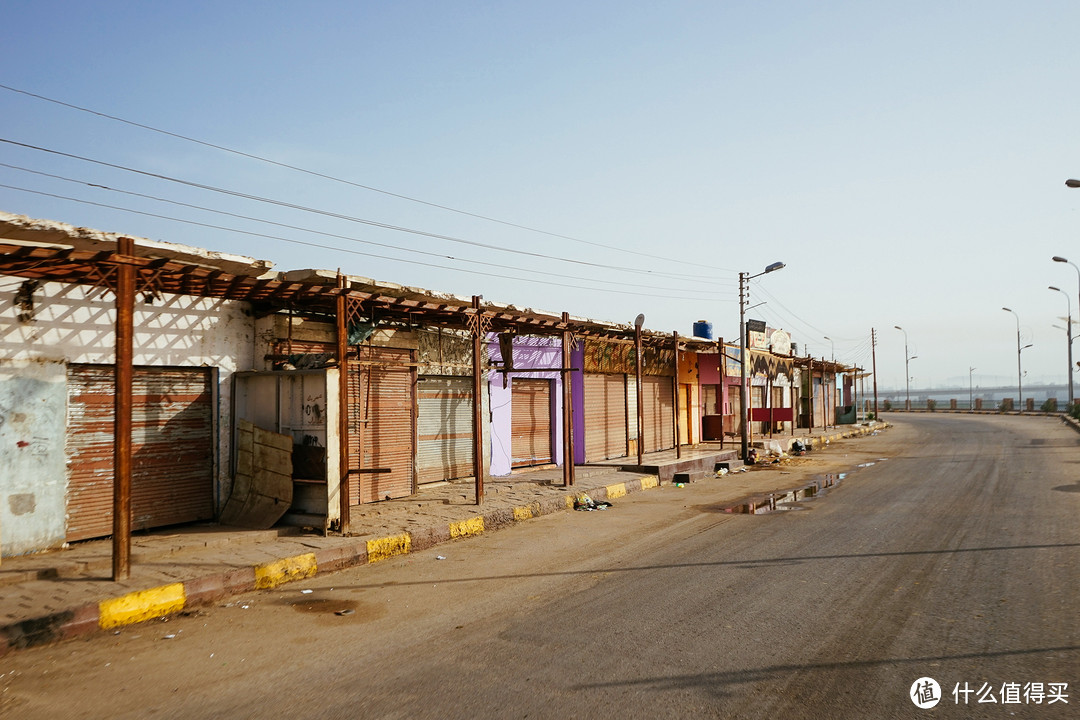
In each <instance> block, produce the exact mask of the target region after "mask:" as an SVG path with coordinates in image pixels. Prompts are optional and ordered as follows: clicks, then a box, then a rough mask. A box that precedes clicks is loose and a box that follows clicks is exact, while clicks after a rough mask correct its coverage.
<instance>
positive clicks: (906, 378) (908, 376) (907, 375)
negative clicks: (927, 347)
mask: <svg viewBox="0 0 1080 720" xmlns="http://www.w3.org/2000/svg"><path fill="white" fill-rule="evenodd" d="M893 327H894V328H896V329H897V330H899V331H900V332H902V333H904V382H905V383H906V384H907V401H906V403H905V407H904V410H906V411H907V412H911V371H910V370H909V369H908V362H909V361H911V360H914V359H915V358H916V357H918V355H912V356H911V357H908V349H907V330H905V329H904V328H902V327H900V326H899V325H893Z"/></svg>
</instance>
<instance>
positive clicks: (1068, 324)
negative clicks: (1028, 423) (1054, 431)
mask: <svg viewBox="0 0 1080 720" xmlns="http://www.w3.org/2000/svg"><path fill="white" fill-rule="evenodd" d="M1049 289H1050V290H1056V291H1057V292H1059V293H1061V294H1062V295H1064V296H1065V302H1066V303H1067V305H1066V307H1067V308H1068V311H1069V314H1068V316H1067V317H1066V319H1065V342H1066V343H1068V349H1069V367H1068V371H1069V374H1068V375H1067V376H1066V377H1067V378H1068V380H1069V406H1070V407H1071V406H1072V404H1073V361H1072V340H1073V338H1072V299H1071V298H1070V297H1069V293H1067V292H1065V291H1064V290H1062V289H1061V288H1057V287H1054V286H1053V285H1051V286H1050V287H1049Z"/></svg>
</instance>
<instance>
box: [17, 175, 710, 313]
mask: <svg viewBox="0 0 1080 720" xmlns="http://www.w3.org/2000/svg"><path fill="white" fill-rule="evenodd" d="M0 167H6V168H10V169H12V170H18V171H20V172H26V173H31V174H34V175H39V176H42V177H47V178H53V179H55V180H62V181H64V182H68V183H74V184H77V185H86V186H87V187H92V188H96V189H99V190H105V191H108V192H114V193H120V194H122V195H130V196H132V197H138V198H144V199H147V200H153V201H155V202H162V203H168V204H170V205H177V206H179V207H186V208H191V209H194V210H200V211H202V212H208V213H214V214H216V215H225V216H227V217H233V218H237V219H240V220H249V221H252V222H257V223H263V224H266V225H273V226H275V227H280V228H285V229H287V230H299V231H301V232H306V233H311V234H313V235H321V236H323V237H328V238H336V239H339V240H347V241H350V242H356V243H361V244H364V245H372V246H374V247H381V248H386V249H388V250H399V251H403V252H408V253H413V254H416V255H422V256H426V257H436V258H441V259H444V260H452V261H455V262H462V263H468V264H471V265H480V266H484V267H493V268H500V269H503V270H516V269H518V268H515V267H512V266H510V265H501V264H499V263H492V262H485V261H483V260H471V259H468V258H460V257H456V256H454V255H446V254H444V253H437V252H431V251H427V250H417V249H416V248H408V247H398V246H395V245H390V244H387V243H380V242H375V241H373V240H363V239H361V238H356V237H351V236H348V235H339V234H337V233H329V232H324V231H321V230H313V229H311V228H306V227H301V226H299V225H290V224H287V223H281V222H276V221H273V220H266V219H264V218H258V217H253V216H250V215H241V214H239V213H234V212H229V211H226V210H216V209H214V208H208V207H204V206H202V205H195V204H192V203H186V202H181V201H179V200H170V199H168V198H162V197H157V196H155V195H149V194H146V193H140V192H135V191H133V190H122V189H120V188H113V187H109V186H107V185H102V184H100V183H94V182H90V181H88V180H78V179H75V178H69V177H65V176H63V175H56V174H53V173H47V172H42V171H40V170H33V169H31V168H25V167H21V166H19V165H11V164H9V163H2V162H0ZM6 187H14V186H6ZM14 189H20V190H23V191H24V192H35V191H32V190H29V189H27V188H14ZM320 247H326V248H327V249H338V250H344V248H339V247H337V246H320ZM531 272H532V273H533V274H535V275H546V276H549V277H557V278H563V279H567V280H585V281H591V282H594V283H601V284H604V285H618V286H621V287H625V286H626V284H627V283H625V282H620V281H617V280H602V279H600V278H589V277H582V276H577V275H566V274H564V273H553V272H546V271H543V270H535V269H534V270H531ZM650 289H652V290H663V291H674V292H680V291H681V292H693V293H699V294H701V295H704V296H706V297H702V298H699V299H708V298H719V297H724V294H722V293H715V292H710V291H707V290H692V289H687V288H676V287H655V286H653V287H651V288H650ZM729 297H730V296H729Z"/></svg>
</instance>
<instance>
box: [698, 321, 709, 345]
mask: <svg viewBox="0 0 1080 720" xmlns="http://www.w3.org/2000/svg"><path fill="white" fill-rule="evenodd" d="M694 337H699V338H705V339H706V340H712V323H711V322H709V321H708V320H698V321H697V322H696V323H694Z"/></svg>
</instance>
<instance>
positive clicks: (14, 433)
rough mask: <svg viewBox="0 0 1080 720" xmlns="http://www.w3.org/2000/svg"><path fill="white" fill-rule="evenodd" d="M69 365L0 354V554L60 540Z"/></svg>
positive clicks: (30, 549)
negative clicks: (8, 358)
mask: <svg viewBox="0 0 1080 720" xmlns="http://www.w3.org/2000/svg"><path fill="white" fill-rule="evenodd" d="M66 408H67V366H66V365H64V364H63V363H56V362H29V361H20V360H5V359H0V554H3V555H9V556H10V555H21V554H23V553H28V552H33V551H35V550H42V549H46V548H53V547H59V546H60V545H62V544H63V543H64V533H65V508H66V504H65V500H66V498H65V493H66V490H67V473H66V467H67V466H66V463H65V462H64V460H65V458H64V434H65V430H64V427H65V420H66Z"/></svg>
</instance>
